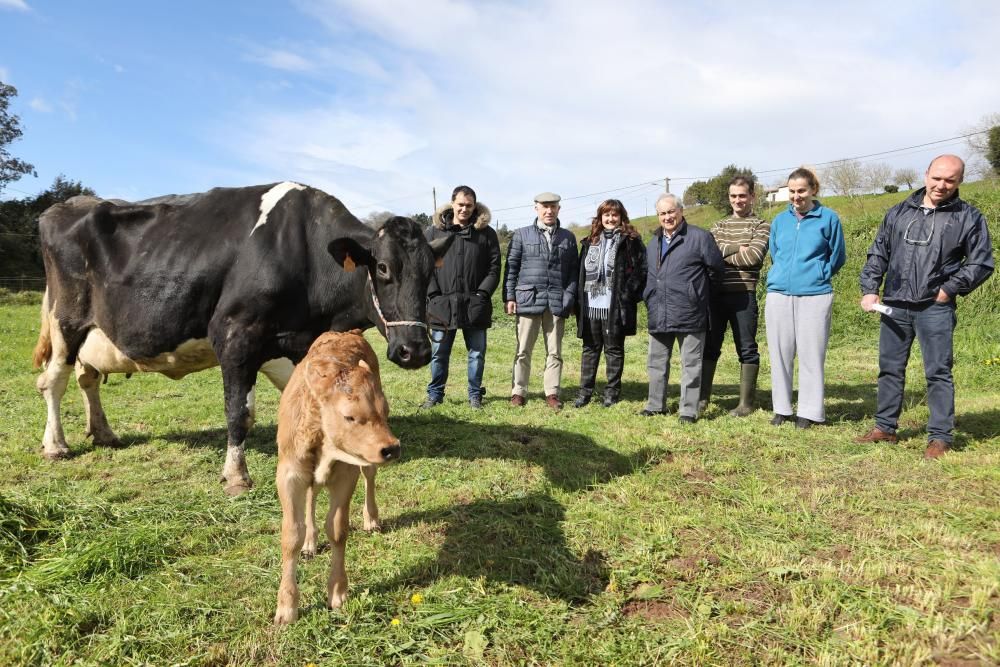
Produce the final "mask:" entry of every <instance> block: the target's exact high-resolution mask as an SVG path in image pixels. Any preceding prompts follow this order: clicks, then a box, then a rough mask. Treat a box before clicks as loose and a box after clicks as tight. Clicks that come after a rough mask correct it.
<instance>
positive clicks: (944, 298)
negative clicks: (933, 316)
mask: <svg viewBox="0 0 1000 667" xmlns="http://www.w3.org/2000/svg"><path fill="white" fill-rule="evenodd" d="M934 301H935V302H937V303H948V302H949V301H951V297H950V296H948V293H947V292H945V291H944V290H943V289H939V290H938V293H937V297H936V298H935V299H934Z"/></svg>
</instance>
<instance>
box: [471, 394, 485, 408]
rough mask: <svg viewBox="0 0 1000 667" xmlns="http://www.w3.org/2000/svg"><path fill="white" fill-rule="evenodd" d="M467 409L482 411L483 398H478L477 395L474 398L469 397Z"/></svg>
mask: <svg viewBox="0 0 1000 667" xmlns="http://www.w3.org/2000/svg"><path fill="white" fill-rule="evenodd" d="M469 407H470V408H472V409H473V410H482V409H483V397H482V396H480V395H479V394H476V395H475V396H470V397H469Z"/></svg>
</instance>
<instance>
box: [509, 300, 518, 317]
mask: <svg viewBox="0 0 1000 667" xmlns="http://www.w3.org/2000/svg"><path fill="white" fill-rule="evenodd" d="M516 312H517V304H516V303H515V302H513V301H508V302H507V314H508V315H513V314H515V313H516Z"/></svg>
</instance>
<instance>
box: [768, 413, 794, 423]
mask: <svg viewBox="0 0 1000 667" xmlns="http://www.w3.org/2000/svg"><path fill="white" fill-rule="evenodd" d="M790 421H792V416H791V415H779V414H778V413H777V412H775V413H774V417H772V418H771V426H781V425H782V424H784V423H785V422H790Z"/></svg>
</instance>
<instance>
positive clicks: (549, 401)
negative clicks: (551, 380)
mask: <svg viewBox="0 0 1000 667" xmlns="http://www.w3.org/2000/svg"><path fill="white" fill-rule="evenodd" d="M545 404H546V405H548V406H549V407H550V408H552V409H553V410H562V401H560V400H559V397H558V396H556V395H555V394H549V395H548V396H546V397H545Z"/></svg>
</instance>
